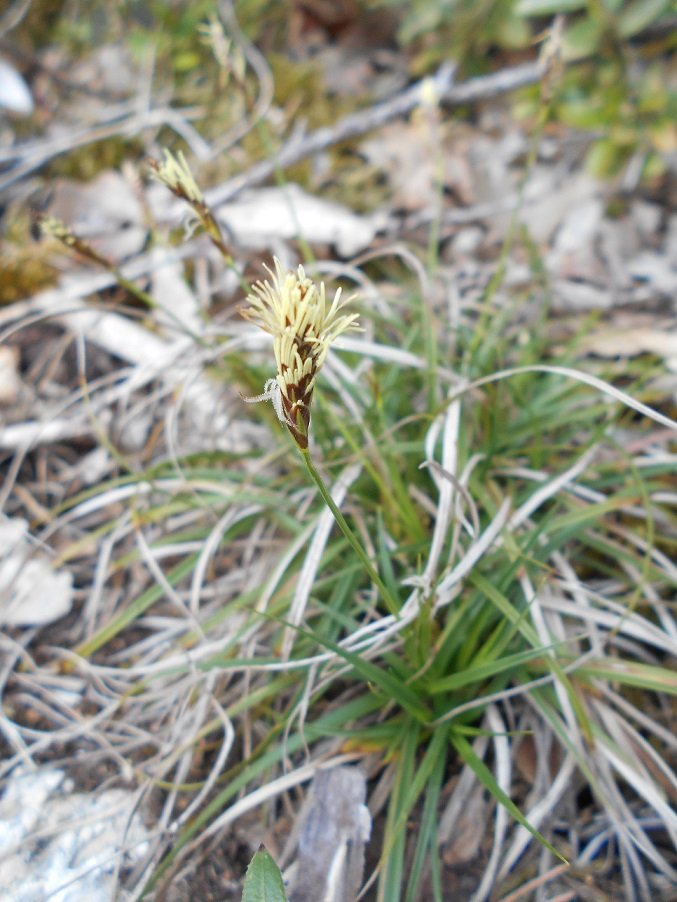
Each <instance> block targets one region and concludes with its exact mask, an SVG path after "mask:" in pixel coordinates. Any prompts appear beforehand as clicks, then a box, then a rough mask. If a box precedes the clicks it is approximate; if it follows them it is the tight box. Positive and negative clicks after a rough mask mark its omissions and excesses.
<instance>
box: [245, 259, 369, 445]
mask: <svg viewBox="0 0 677 902" xmlns="http://www.w3.org/2000/svg"><path fill="white" fill-rule="evenodd" d="M274 263H275V272H274V273H273V272H272V271H271V270H270V269H268V267H266V270H267V272H268V273H269V275H270V277H271V281H270V282H269V281H268V280H265V281H262V282H257V283H256V284H255V285H254V286H253V288H252V291H251V293H250V294H249V296H248V297H247V303H248V304H249V306H248V307H244V308H243V309H242V310H241V311H240V312H241V314H242V316H243V317H244V318H245V319H247V320H249V321H250V322H252V323H254V324H255V325H257V326H259V327H260V328H261V329H263V330H264V331H265V332H268V333H269V334H270V335H272V336H273V350H274V352H275V362H276V364H277V377H276V379H275V380H270V382H269V383H266V393H265V395H263V396H261V397H262V398H263V397H266V398H272V400H273V404H274V406H275V411H276V413H277V415H278V417H279V419H280V420H281V421H282V422H283V423H285V425H286V426H287V427H288V428H289V431H290V432H291V434H292V435H293V436H294V439H295V440H296V443H297V444H298V446H299V448H301V450H303V451H305V450H306V449H307V448H308V428H309V425H310V404H311V401H312V398H313V389H314V387H315V378H316V376H317V374H318V372H319V370H320V368H321V367H322V364H323V363H324V361H325V358H326V356H327V352H328V350H329V346H330V345H331V343H332V342H333V341H334V340H335V339H336V338H338V336H339V335H340V334H341V333H342V332H346V331H348V330H356V329H359V326H358V325H357V319H358V314H357V313H341V311H342V310H343V308H344V307H345V306H346V304H348V303H349V302H350V301H352V300H353V297H352V296H351V297H349V298H346V299H345V300H343V301H342V300H341V289H340V288H339V289H338V290H337V291H336V294H335V295H334V299H333V301H332V302H331V304H330V305H328V304H327V298H326V293H325V288H324V283H323V282H321V283H320V284H319V286H318V285H316V284H315V282H313V280H312V279H309V278H308V277H307V276H306V273H305V270H304V269H303V267H302V266H299V267H298V269H297V270H296V272H295V273H294V272H287V273H285V272H284V270H283V269H282V266H281V264H280V261H279V260H278V259H277V257H275V258H274ZM271 383H272V388H271Z"/></svg>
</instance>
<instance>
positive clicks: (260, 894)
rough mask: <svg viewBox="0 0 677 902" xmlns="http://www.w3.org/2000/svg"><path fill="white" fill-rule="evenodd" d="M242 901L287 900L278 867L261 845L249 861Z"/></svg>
mask: <svg viewBox="0 0 677 902" xmlns="http://www.w3.org/2000/svg"><path fill="white" fill-rule="evenodd" d="M242 902H287V895H286V893H285V891H284V883H283V881H282V874H281V873H280V869H279V868H278V866H277V865H276V864H275V862H274V861H273V859H272V857H271V855H270V854H269V853H268V852H266V850H265V849H264V848H263V847H261V848H260V849H259V851H258V852H257V853H256V855H254V857H253V858H252V860H251V861H250V862H249V867H248V868H247V875H246V877H245V880H244V889H243V891H242Z"/></svg>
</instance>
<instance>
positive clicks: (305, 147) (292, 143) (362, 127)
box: [206, 61, 542, 206]
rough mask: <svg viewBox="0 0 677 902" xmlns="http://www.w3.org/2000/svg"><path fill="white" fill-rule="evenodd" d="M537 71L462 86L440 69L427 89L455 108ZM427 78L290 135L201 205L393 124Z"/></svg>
mask: <svg viewBox="0 0 677 902" xmlns="http://www.w3.org/2000/svg"><path fill="white" fill-rule="evenodd" d="M541 72H542V67H541V64H540V63H539V62H538V61H535V62H531V63H524V64H523V65H521V66H514V67H513V68H511V69H504V70H502V71H501V72H495V73H493V74H492V75H484V76H482V77H480V78H472V79H470V81H466V82H463V83H462V84H458V85H456V84H453V70H452V68H451V67H450V66H449V65H447V64H445V65H444V66H442V67H441V68H440V70H439V71H438V73H437V75H435V76H434V77H433V78H432V86H433V89H434V91H435V93H436V95H437V98H438V100H439V102H440V104H441V105H442V106H445V107H457V106H462V105H463V104H466V103H476V102H477V101H478V100H487V99H488V98H490V97H497V96H498V95H500V94H507V93H508V92H509V91H515V90H516V89H517V88H523V87H525V86H526V85H533V84H535V83H536V82H537V81H538V80H539V78H540V77H541ZM430 84H431V79H428V78H425V79H423V80H422V81H419V82H417V83H416V84H414V85H412V86H411V87H409V88H407V89H406V90H404V91H402V92H401V93H400V94H397V95H396V96H395V97H392V98H391V99H390V100H385V101H384V102H383V103H379V104H377V105H376V106H373V107H370V108H369V109H366V110H360V111H359V112H357V113H351V114H350V115H348V116H346V117H345V118H344V119H342V120H341V121H340V122H338V123H336V124H335V125H333V126H326V127H324V128H318V129H316V130H315V131H314V132H311V133H310V134H294V135H292V137H291V138H290V139H289V141H288V142H287V143H286V144H285V145H284V147H282V148H280V150H279V151H278V153H277V154H276V155H275V156H274V157H272V158H271V159H266V160H261V161H260V162H259V163H255V164H254V166H252V167H250V168H249V169H248V170H247V171H246V172H243V173H242V174H241V175H237V176H235V177H234V178H232V179H229V180H228V181H227V182H224V184H222V185H219V186H217V187H216V188H213V189H212V190H211V191H208V192H206V197H207V201H208V202H209V203H210V204H211V205H213V206H216V205H218V204H222V203H224V202H225V201H228V200H232V198H233V197H235V196H236V195H237V194H239V193H240V191H243V190H244V189H245V188H251V187H252V186H253V185H259V184H261V182H264V181H265V180H266V179H267V178H269V177H270V176H271V175H273V173H274V172H275V171H276V170H277V169H286V168H287V167H288V166H293V165H294V164H296V163H298V162H300V161H301V160H304V159H306V158H307V157H311V156H312V155H313V154H316V153H320V151H323V150H326V149H327V148H328V147H331V146H333V145H334V144H338V143H340V142H341V141H347V140H348V139H349V138H356V137H358V136H359V135H364V134H366V133H367V132H370V131H373V130H374V129H376V128H380V127H381V126H383V125H385V124H386V123H388V122H391V121H392V120H393V119H397V118H398V117H400V116H406V115H407V114H408V113H410V112H411V111H412V110H414V109H415V108H416V107H417V106H419V105H420V104H421V99H422V94H423V92H424V90H429V86H430Z"/></svg>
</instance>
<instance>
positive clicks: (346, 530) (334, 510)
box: [299, 448, 400, 617]
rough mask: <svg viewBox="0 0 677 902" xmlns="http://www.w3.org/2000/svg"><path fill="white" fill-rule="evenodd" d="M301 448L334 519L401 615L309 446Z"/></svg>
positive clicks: (391, 606)
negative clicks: (312, 458) (334, 496)
mask: <svg viewBox="0 0 677 902" xmlns="http://www.w3.org/2000/svg"><path fill="white" fill-rule="evenodd" d="M299 450H300V452H301V456H302V457H303V462H304V463H305V465H306V469H307V470H308V473H309V474H310V478H311V479H312V480H313V482H314V483H315V485H316V486H317V487H318V489H319V491H320V495H322V499H323V501H324V502H325V504H326V505H327V507H328V508H329V510H330V511H331V512H332V514H333V516H334V519H335V520H336V522H337V524H338V526H339V529H340V530H341V532H342V533H343V535H344V536H345V537H346V539H347V540H348V544H349V545H350V547H351V548H352V549H353V551H354V552H355V554H356V555H357V556H358V557H359V559H360V560H361V561H362V563H363V564H364V567H365V570H366V571H367V573H368V574H369V576H370V577H371V579H372V580H373V581H374V583H375V584H376V586H377V587H378V590H379V592H380V593H381V596H382V597H383V600H384V602H385V604H386V607H387V608H388V610H389V611H390V613H391V614H393V615H394V616H395V617H397V616H398V615H399V610H400V605H399V604H398V602H397V601H396V599H394V598H393V596H392V594H391V593H390V591H389V590H388V587H387V586H386V584H385V583H384V582H383V580H382V579H381V577H380V576H379V575H378V573H377V572H376V569H375V568H374V565H373V564H372V562H371V561H370V560H369V558H368V557H367V553H366V552H365V550H364V548H363V547H362V546H361V545H360V543H359V542H358V540H357V539H356V538H355V534H354V533H353V531H352V530H351V528H350V527H349V526H348V523H347V521H346V518H345V517H344V516H343V514H342V513H341V511H340V510H339V509H338V507H337V506H336V504H335V503H334V499H333V498H332V497H331V495H330V493H329V489H328V488H327V486H326V485H325V483H324V480H323V479H322V477H321V476H320V474H319V473H318V471H317V470H316V469H315V464H314V463H313V462H312V460H311V458H310V452H309V451H308V449H307V448H299Z"/></svg>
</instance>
